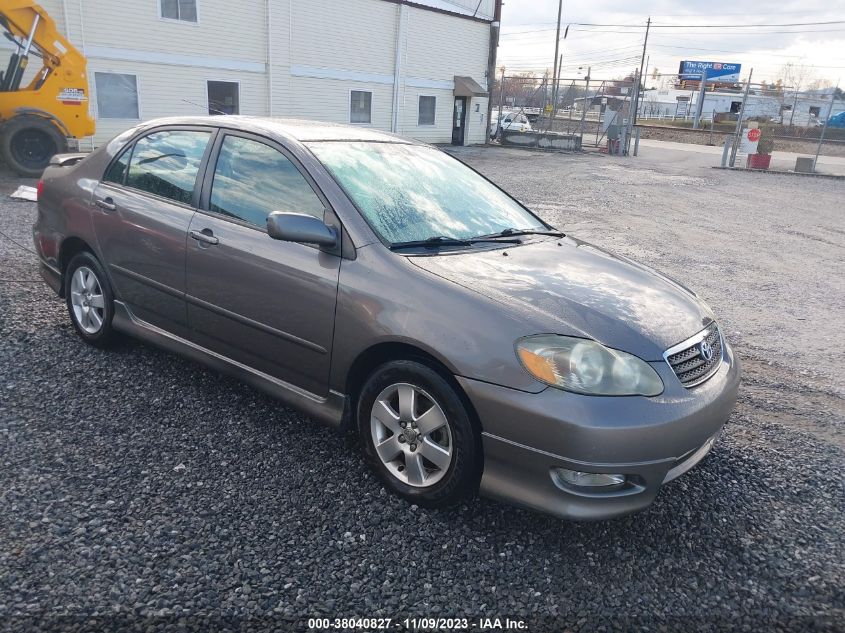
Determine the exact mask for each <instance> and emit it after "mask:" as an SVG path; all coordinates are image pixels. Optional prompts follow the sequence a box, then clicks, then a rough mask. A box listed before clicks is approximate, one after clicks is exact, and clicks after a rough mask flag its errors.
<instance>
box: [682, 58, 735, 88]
mask: <svg viewBox="0 0 845 633" xmlns="http://www.w3.org/2000/svg"><path fill="white" fill-rule="evenodd" d="M741 67H742V64H726V63H724V62H695V61H687V60H684V61H682V62H681V66H680V68H678V75H679V76H680V78H681V79H693V80H695V79H701V73H703V72H706V73H707V79H710V80H714V81H721V82H724V83H737V82H739V69H740V68H741Z"/></svg>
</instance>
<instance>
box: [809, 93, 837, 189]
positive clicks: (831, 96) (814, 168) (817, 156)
mask: <svg viewBox="0 0 845 633" xmlns="http://www.w3.org/2000/svg"><path fill="white" fill-rule="evenodd" d="M838 91H839V80H837V81H836V88H834V89H833V93H832V94H831V95H830V105H829V106H828V108H827V116H826V117H825V118H824V127H823V128H822V133H821V136H819V146H818V147H817V148H816V157H815V158H814V159H813V173H815V171H816V163H817V162H818V160H819V154H820V153H821V151H822V143H824V134H825V132H827V122H828V121H830V115H831V113H832V112H833V102H834V101H836V93H837V92H838Z"/></svg>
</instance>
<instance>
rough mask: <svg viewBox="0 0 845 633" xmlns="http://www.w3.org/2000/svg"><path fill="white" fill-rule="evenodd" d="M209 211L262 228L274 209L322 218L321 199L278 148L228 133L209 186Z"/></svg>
mask: <svg viewBox="0 0 845 633" xmlns="http://www.w3.org/2000/svg"><path fill="white" fill-rule="evenodd" d="M211 210H212V211H214V212H215V213H220V214H222V215H227V216H229V217H232V218H236V219H239V220H243V221H245V222H249V223H250V224H254V225H256V226H260V227H262V228H263V227H265V226H266V225H267V216H268V215H270V213H272V212H273V211H294V212H296V213H306V214H308V215H313V216H314V217H316V218H320V219H322V218H323V215H324V211H325V209H324V207H323V203H322V201H321V200H320V198H319V197H318V196H317V194H316V193H314V190H313V189H312V188H311V186H310V185H309V184H308V181H307V180H305V178H304V177H303V175H302V174H301V173H300V172H299V170H298V169H297V168H296V166H295V165H294V164H293V163H292V162H290V160H288V158H287V157H286V156H285V155H284V154H282V153H281V152H280V151H278V150H276V149H274V148H272V147H270V146H269V145H265V144H264V143H260V142H258V141H253V140H251V139H247V138H241V137H239V136H227V137H226V138H225V139H223V144H222V145H221V146H220V155H219V157H218V158H217V165H216V166H215V168H214V180H213V181H212V185H211Z"/></svg>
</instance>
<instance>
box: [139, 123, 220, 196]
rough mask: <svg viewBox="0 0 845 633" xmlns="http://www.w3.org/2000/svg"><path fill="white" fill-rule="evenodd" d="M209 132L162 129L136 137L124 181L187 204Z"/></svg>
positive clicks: (192, 194) (142, 189)
mask: <svg viewBox="0 0 845 633" xmlns="http://www.w3.org/2000/svg"><path fill="white" fill-rule="evenodd" d="M210 138H211V132H200V131H195V130H162V131H161V132H154V133H153V134H150V135H149V136H145V137H144V138H142V139H139V140H138V141H137V142H136V143H135V151H134V152H132V159H131V160H130V162H129V173H128V176H127V178H126V185H127V186H128V187H133V188H135V189H140V190H141V191H147V192H149V193H152V194H155V195H157V196H162V197H164V198H170V199H171V200H174V201H176V202H181V203H184V204H190V203H191V201H192V199H193V196H194V187H195V185H196V181H197V173H198V172H199V168H200V163H201V162H202V156H203V154H204V153H205V148H206V146H207V145H208V140H209V139H210Z"/></svg>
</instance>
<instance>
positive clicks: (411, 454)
mask: <svg viewBox="0 0 845 633" xmlns="http://www.w3.org/2000/svg"><path fill="white" fill-rule="evenodd" d="M411 392H413V394H414V397H413V398H410V397H409V394H410V393H411ZM409 403H413V404H411V405H410V406H409ZM443 422H445V425H444V424H443ZM357 423H358V424H357V425H358V433H359V436H360V439H361V445H362V447H363V452H364V459H365V461H366V462H367V464H368V465H369V466H370V468H372V469H373V471H374V472H375V473H376V474H377V475H378V476H379V478H380V479H381V480H382V482H384V484H385V486H387V487H388V488H389V489H390V490H392V491H393V492H395V493H396V494H398V495H399V496H400V497H403V498H404V499H406V500H407V501H409V502H411V503H415V504H417V505H420V506H424V507H429V508H440V507H446V506H450V505H454V504H456V503H459V502H460V501H462V500H463V499H465V498H467V497H469V496H471V495H474V494H475V493H476V491H477V489H478V482H479V479H480V475H481V462H482V455H481V438H480V435H479V433H477V432H476V430H475V428H474V426H473V423H472V420H471V418H470V414H469V412H468V411H467V407H466V406H465V405H464V402H463V401H462V399H461V397H460V396H459V395H458V393H457V392H456V391H455V388H454V387H453V386H452V385H450V384H449V382H448V381H446V380H445V379H444V378H443V377H442V376H441V375H440V374H438V373H437V372H436V371H434V370H432V369H431V368H429V367H427V366H426V365H423V364H421V363H418V362H415V361H410V360H398V361H392V362H389V363H386V364H384V365H382V366H381V367H379V368H378V369H376V370H375V371H374V372H373V373H372V375H371V376H370V377H369V379H368V380H367V382H366V383H365V384H364V387H363V389H362V390H361V394H360V397H359V398H358V408H357ZM402 424H405V426H404V427H403V426H402ZM377 444H378V446H379V447H380V448H379V449H377V448H376V445H377ZM394 453H395V454H394ZM446 453H448V460H447V458H446V456H445V454H446Z"/></svg>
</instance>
